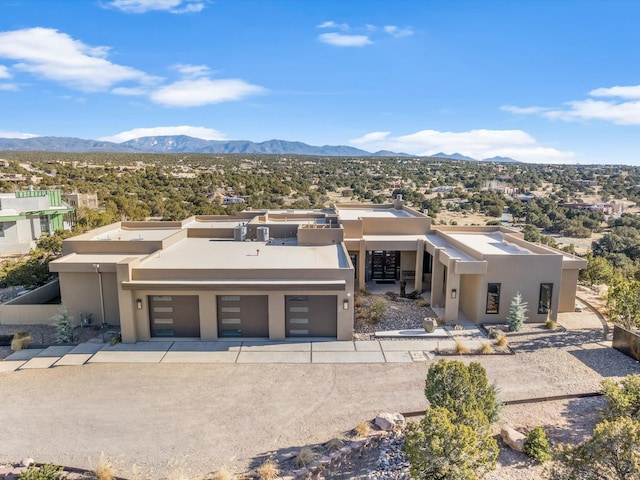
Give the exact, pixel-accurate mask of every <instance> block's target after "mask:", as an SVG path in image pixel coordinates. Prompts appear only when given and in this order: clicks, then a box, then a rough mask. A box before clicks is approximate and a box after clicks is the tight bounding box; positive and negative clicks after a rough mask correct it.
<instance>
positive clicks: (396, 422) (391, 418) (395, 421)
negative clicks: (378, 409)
mask: <svg viewBox="0 0 640 480" xmlns="http://www.w3.org/2000/svg"><path fill="white" fill-rule="evenodd" d="M375 423H376V426H377V427H378V428H380V429H381V430H393V429H394V428H395V427H404V416H403V415H402V414H401V413H380V414H378V416H377V417H376V422H375Z"/></svg>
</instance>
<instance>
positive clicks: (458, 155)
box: [429, 152, 522, 163]
mask: <svg viewBox="0 0 640 480" xmlns="http://www.w3.org/2000/svg"><path fill="white" fill-rule="evenodd" d="M429 156H430V157H434V158H446V159H448V160H461V161H463V162H497V163H522V162H520V161H519V160H514V159H513V158H509V157H499V156H498V157H491V158H483V159H482V160H478V159H476V158H472V157H467V156H465V155H462V154H461V153H457V152H456V153H443V152H438V153H434V154H433V155H429Z"/></svg>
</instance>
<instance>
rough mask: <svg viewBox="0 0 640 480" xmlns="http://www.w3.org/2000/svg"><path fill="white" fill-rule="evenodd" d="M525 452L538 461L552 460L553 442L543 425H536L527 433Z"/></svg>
mask: <svg viewBox="0 0 640 480" xmlns="http://www.w3.org/2000/svg"><path fill="white" fill-rule="evenodd" d="M524 453H526V454H527V455H528V456H529V457H531V458H533V459H534V460H537V461H538V462H547V461H549V460H551V458H552V456H551V444H550V443H549V439H548V438H547V433H546V432H545V431H544V429H543V428H542V427H536V428H534V429H533V430H531V431H530V432H529V433H527V436H526V438H525V440H524Z"/></svg>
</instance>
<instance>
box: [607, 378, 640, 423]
mask: <svg viewBox="0 0 640 480" xmlns="http://www.w3.org/2000/svg"><path fill="white" fill-rule="evenodd" d="M600 385H601V387H600V389H601V391H602V394H603V395H604V399H605V401H606V402H607V407H606V408H605V409H604V410H603V414H604V416H605V418H608V419H614V418H618V417H629V418H632V419H634V420H638V419H639V418H640V375H638V374H634V375H627V376H626V377H625V378H623V379H622V380H621V381H620V382H619V383H618V382H616V381H615V380H613V379H610V378H607V379H605V380H603V381H602V383H601V384H600Z"/></svg>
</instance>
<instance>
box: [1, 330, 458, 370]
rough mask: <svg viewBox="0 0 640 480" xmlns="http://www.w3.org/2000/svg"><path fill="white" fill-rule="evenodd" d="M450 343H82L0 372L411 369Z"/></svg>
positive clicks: (24, 355)
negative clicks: (122, 366) (316, 366)
mask: <svg viewBox="0 0 640 480" xmlns="http://www.w3.org/2000/svg"><path fill="white" fill-rule="evenodd" d="M453 345H454V340H452V339H451V337H435V338H433V337H432V338H424V339H416V340H403V341H397V340H370V341H352V342H348V341H347V342H338V341H311V342H309V341H304V342H294V341H284V342H271V341H262V340H261V341H256V340H253V341H217V342H201V341H166V342H163V341H153V342H138V343H133V344H124V343H120V344H117V345H114V346H110V345H107V344H104V343H82V344H80V345H77V346H75V347H48V348H46V349H25V350H20V351H18V352H15V353H13V354H11V355H9V356H8V357H7V358H6V359H5V361H3V362H0V372H7V371H15V370H27V369H41V368H51V367H60V366H72V365H84V364H89V363H411V362H424V361H426V360H429V359H432V358H433V356H434V354H435V352H436V351H437V350H438V349H444V348H452V347H453Z"/></svg>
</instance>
